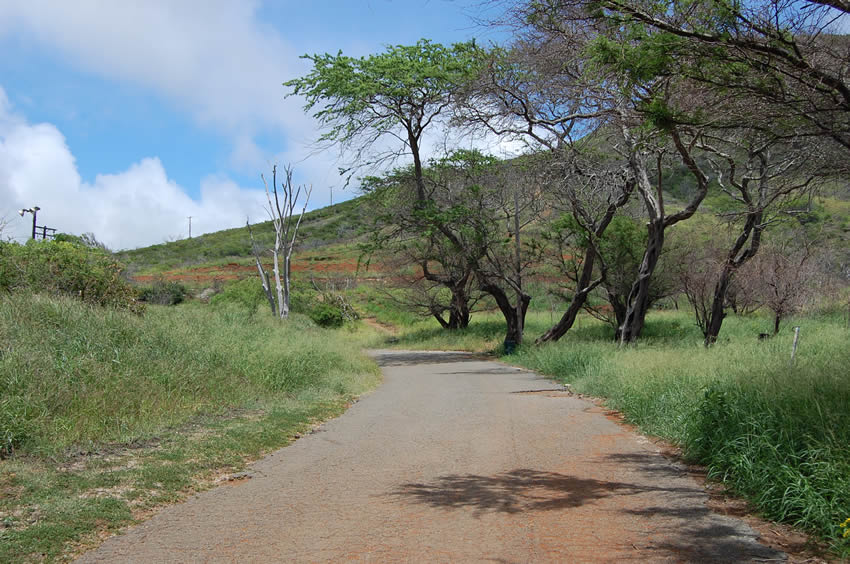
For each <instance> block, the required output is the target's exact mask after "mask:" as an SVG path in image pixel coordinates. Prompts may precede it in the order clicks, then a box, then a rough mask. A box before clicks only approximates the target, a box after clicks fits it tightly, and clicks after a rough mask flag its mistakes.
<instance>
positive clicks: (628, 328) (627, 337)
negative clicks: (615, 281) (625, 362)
mask: <svg viewBox="0 0 850 564" xmlns="http://www.w3.org/2000/svg"><path fill="white" fill-rule="evenodd" d="M648 230H649V237H648V239H647V242H646V251H645V252H644V255H643V260H642V261H641V263H640V268H639V269H638V277H637V280H635V282H634V284H633V285H632V289H631V291H630V292H629V298H628V301H627V304H626V318H625V320H624V321H623V324H622V325H620V344H621V345H623V344H625V343H633V342H635V341H636V340H637V338H638V337H640V333H641V331H642V330H643V326H644V323H645V321H646V312H647V310H648V309H649V283H650V281H651V280H652V273H653V272H655V267H656V266H657V265H658V259H659V257H660V256H661V249H662V247H663V246H664V221H663V220H662V219H657V220H655V221H652V222H650V223H649V224H648Z"/></svg>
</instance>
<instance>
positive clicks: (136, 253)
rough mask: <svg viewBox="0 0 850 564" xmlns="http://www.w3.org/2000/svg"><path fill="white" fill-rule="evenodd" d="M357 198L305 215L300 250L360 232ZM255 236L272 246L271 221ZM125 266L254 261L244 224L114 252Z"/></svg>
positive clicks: (152, 268)
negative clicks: (189, 237) (187, 237)
mask: <svg viewBox="0 0 850 564" xmlns="http://www.w3.org/2000/svg"><path fill="white" fill-rule="evenodd" d="M358 203H359V202H358V200H357V199H353V200H348V201H345V202H342V203H339V204H335V205H333V206H328V207H324V208H321V209H318V210H314V211H311V212H308V213H306V214H305V215H304V220H303V223H302V224H301V227H300V229H299V239H300V240H301V244H300V249H301V250H302V251H307V250H309V249H311V248H318V247H326V246H328V245H331V244H333V243H338V242H340V241H351V240H353V239H356V238H357V237H359V236H361V235H362V234H363V230H364V229H365V228H367V227H368V226H366V225H364V224H363V222H361V221H360V220H359V219H358V213H357V206H358ZM252 229H253V230H254V238H255V239H256V241H257V244H258V245H259V246H261V247H265V248H271V247H272V245H273V244H274V231H273V230H272V228H271V221H264V222H260V223H256V224H253V225H252ZM117 257H118V259H119V260H121V261H122V262H124V263H125V264H127V265H128V267H129V269H130V271H129V273H130V274H156V273H159V272H162V271H165V270H172V269H178V268H184V267H191V266H197V265H205V266H208V265H216V264H224V263H227V262H233V261H234V260H240V259H241V260H240V262H241V263H244V264H253V259H252V255H251V240H250V236H249V234H248V228H247V227H244V226H243V227H236V228H233V229H226V230H224V231H217V232H215V233H208V234H205V235H200V236H197V237H192V238H191V239H181V240H179V241H171V242H166V243H161V244H158V245H151V246H149V247H143V248H139V249H131V250H126V251H121V252H119V253H117Z"/></svg>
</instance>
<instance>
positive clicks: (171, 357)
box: [0, 242, 379, 562]
mask: <svg viewBox="0 0 850 564" xmlns="http://www.w3.org/2000/svg"><path fill="white" fill-rule="evenodd" d="M0 253H2V254H0V261H2V263H0V266H2V270H1V271H2V272H3V273H6V274H9V273H10V272H22V271H23V272H29V273H31V274H32V276H29V277H26V278H25V279H16V280H15V281H13V280H11V279H10V278H9V277H8V276H7V277H6V278H4V286H3V288H2V290H3V291H2V293H0V433H2V434H0V440H2V444H0V457H2V461H0V491H2V496H0V561H3V562H15V561H31V560H54V559H64V558H66V557H68V556H70V555H72V554H73V553H74V551H75V550H77V549H78V548H79V547H84V546H85V545H86V544H87V543H91V542H94V541H96V540H97V538H98V537H99V535H101V534H102V532H103V531H105V530H112V529H115V528H117V527H120V526H122V525H126V524H128V523H131V522H133V521H134V520H136V519H139V518H141V517H143V516H144V515H145V514H147V513H148V512H149V511H150V510H151V509H152V508H154V507H156V506H157V505H160V504H163V503H170V502H173V501H176V500H179V499H181V498H183V497H185V496H186V495H187V494H188V493H190V492H192V491H196V490H198V489H204V488H206V487H209V486H211V485H214V484H215V483H216V479H220V478H222V477H223V476H227V475H231V474H233V473H236V472H239V471H240V470H242V469H243V468H244V466H245V463H246V462H247V461H250V460H252V459H254V458H256V457H258V456H260V455H262V454H263V453H265V452H268V451H270V450H272V449H275V448H278V447H280V446H283V445H285V444H287V443H289V442H290V441H291V440H293V438H294V437H296V436H298V434H300V433H304V432H306V431H308V430H309V429H310V427H311V425H313V424H314V423H315V422H317V421H321V420H324V419H327V418H328V417H331V416H334V415H337V414H339V413H340V412H341V411H342V410H343V409H344V407H345V405H346V404H347V403H349V402H351V401H352V400H353V399H354V398H356V396H357V395H358V394H361V393H363V392H364V391H366V390H368V389H370V388H372V387H374V386H375V385H376V384H377V382H378V380H379V373H378V370H377V367H376V366H375V365H374V363H373V362H371V361H370V360H369V359H367V358H365V357H364V356H363V355H362V354H361V353H360V348H361V345H362V343H363V342H364V339H365V338H366V334H364V332H362V331H358V330H357V329H356V328H353V327H351V326H349V327H345V328H339V329H325V328H321V327H319V326H317V325H316V324H315V323H314V322H313V321H312V320H311V319H310V318H309V317H307V316H306V315H302V314H297V313H296V314H293V315H292V316H291V319H290V320H289V322H288V323H286V324H281V323H279V322H277V321H276V320H275V319H274V318H273V316H272V315H271V314H270V312H269V311H268V310H267V309H263V308H260V307H256V305H255V306H254V307H251V306H248V305H246V304H244V303H240V301H239V300H238V299H226V298H227V294H225V295H224V299H221V300H220V301H219V302H220V303H218V304H217V305H215V306H206V305H202V304H200V303H197V302H194V303H187V304H182V305H179V306H176V307H166V306H156V305H148V306H147V307H146V308H144V311H141V309H140V307H139V306H141V304H140V303H138V302H136V301H135V300H134V298H133V297H132V296H134V295H135V292H134V290H133V289H132V288H131V287H129V286H127V285H126V282H124V281H123V280H121V279H120V278H111V273H112V272H113V270H111V269H109V268H107V269H95V270H91V268H90V267H91V266H92V265H91V264H90V263H89V261H88V260H81V261H78V262H75V263H72V262H70V261H65V262H63V263H62V264H63V266H64V267H65V268H67V271H66V272H65V274H66V276H67V277H68V278H69V279H73V278H74V277H75V275H77V274H78V275H79V276H81V277H85V278H87V279H89V280H90V281H95V280H97V281H99V282H101V283H102V284H103V288H106V289H107V290H108V291H105V293H104V295H106V296H110V297H111V296H114V295H116V293H117V292H118V290H119V289H120V290H121V292H123V294H121V295H123V296H124V297H125V299H127V302H126V304H127V307H124V306H122V305H120V304H118V305H116V304H114V303H105V304H100V303H97V300H95V299H94V298H92V299H91V300H83V299H81V296H80V294H79V291H78V290H77V286H76V285H74V284H70V285H67V286H62V287H59V286H58V285H55V284H53V285H49V286H48V285H44V284H42V285H41V287H40V288H39V285H38V284H36V283H33V282H32V280H34V279H37V278H39V277H38V276H36V273H37V271H38V270H39V268H42V267H43V268H47V265H50V264H55V261H56V260H57V256H58V257H60V258H61V257H65V256H66V255H67V254H70V255H71V256H72V257H78V256H79V257H83V258H84V259H85V257H88V259H91V261H93V264H94V266H98V265H100V264H101V261H102V260H103V255H102V253H101V252H100V251H97V250H92V249H87V248H85V247H81V246H70V247H69V244H68V243H54V242H45V243H32V242H31V243H30V244H28V245H25V246H19V245H14V244H4V245H2V248H0ZM109 264H110V265H112V264H117V263H112V262H110V263H109ZM39 265H40V266H39ZM75 265H76V266H75ZM43 268H42V272H41V275H43V277H44V279H47V278H48V277H49V276H51V273H50V272H49V269H48V271H44V270H43ZM86 287H87V288H94V287H100V286H97V285H96V284H91V283H90V284H88V285H87V286H86ZM258 291H259V292H260V297H261V298H262V294H261V293H262V290H261V289H259V288H258ZM90 295H91V294H90ZM110 299H111V298H110ZM130 305H132V306H133V307H130ZM340 325H341V324H340ZM328 342H334V343H335V345H334V346H333V347H328V346H327V343H328Z"/></svg>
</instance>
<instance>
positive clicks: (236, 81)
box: [0, 0, 301, 132]
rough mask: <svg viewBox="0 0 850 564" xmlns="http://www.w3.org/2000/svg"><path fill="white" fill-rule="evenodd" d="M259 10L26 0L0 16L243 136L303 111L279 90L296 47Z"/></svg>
mask: <svg viewBox="0 0 850 564" xmlns="http://www.w3.org/2000/svg"><path fill="white" fill-rule="evenodd" d="M257 8H258V3H257V2H254V1H247V0H240V1H238V2H236V1H228V0H181V1H180V2H173V1H171V0H146V1H144V2H95V1H92V0H79V1H75V2H55V1H52V0H29V1H28V2H4V3H2V5H0V20H4V21H5V23H6V30H7V32H11V31H12V30H15V31H17V32H18V33H27V34H28V35H30V36H31V37H34V38H36V39H37V40H38V41H39V42H41V43H43V44H45V45H48V46H51V47H54V48H55V49H56V50H57V52H59V53H61V54H62V55H63V56H64V57H65V58H66V59H68V60H69V62H71V63H72V64H74V65H76V66H78V67H79V68H82V69H84V70H86V71H88V72H92V73H96V74H99V75H102V76H105V77H108V78H110V79H116V78H117V79H120V80H124V81H128V82H131V83H135V84H139V85H141V86H144V87H146V88H150V89H152V90H154V91H156V92H159V93H161V94H164V95H166V96H167V97H169V98H171V99H173V100H175V101H177V102H178V103H180V104H181V105H182V106H183V107H184V108H185V109H187V110H188V111H190V112H191V113H192V114H193V115H194V117H195V119H196V120H198V122H199V123H202V124H211V125H213V126H215V127H220V128H223V129H225V130H226V131H229V132H244V131H245V130H246V129H247V130H248V131H254V130H256V129H258V128H261V127H266V126H284V127H285V126H286V125H287V124H288V123H289V122H288V119H287V114H290V115H291V114H294V113H297V114H299V115H300V114H301V111H300V108H298V107H297V106H298V103H297V102H296V101H294V100H290V101H289V102H288V103H286V104H285V103H284V102H283V96H284V93H285V91H284V88H283V87H282V86H281V82H283V80H285V79H286V78H287V77H288V76H290V75H291V74H293V72H295V71H296V70H297V69H293V68H291V67H292V66H298V65H299V61H298V58H297V56H298V53H296V52H295V51H294V50H293V48H292V46H291V45H289V44H288V43H287V42H286V41H285V40H284V39H283V37H281V35H280V34H279V33H278V32H277V31H276V30H274V29H273V28H271V27H269V26H265V25H263V24H261V23H260V22H258V21H257V19H256V10H257ZM0 31H2V30H0ZM295 110H297V112H296V111H295Z"/></svg>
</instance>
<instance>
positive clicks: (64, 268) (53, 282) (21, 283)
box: [0, 241, 144, 313]
mask: <svg viewBox="0 0 850 564" xmlns="http://www.w3.org/2000/svg"><path fill="white" fill-rule="evenodd" d="M123 268H124V267H123V265H121V264H120V263H119V262H118V261H116V260H115V258H114V257H113V256H112V255H111V254H110V253H109V252H107V251H105V250H103V249H101V248H96V247H95V248H92V247H87V246H85V245H82V244H77V243H72V242H68V241H29V242H27V244H26V245H20V244H17V243H0V290H6V291H9V292H22V291H23V292H30V293H48V294H60V295H69V296H74V297H76V298H79V299H82V300H83V301H84V302H86V303H90V304H97V305H102V306H110V307H116V308H119V309H127V310H130V311H133V312H134V313H141V312H142V311H144V306H143V305H142V304H140V303H139V302H138V301H137V300H136V292H135V290H134V289H133V287H132V286H130V284H128V283H127V282H126V281H125V280H124V279H123V278H121V272H122V270H123Z"/></svg>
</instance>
